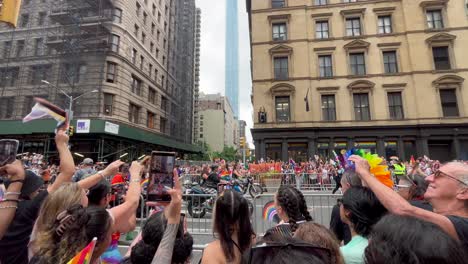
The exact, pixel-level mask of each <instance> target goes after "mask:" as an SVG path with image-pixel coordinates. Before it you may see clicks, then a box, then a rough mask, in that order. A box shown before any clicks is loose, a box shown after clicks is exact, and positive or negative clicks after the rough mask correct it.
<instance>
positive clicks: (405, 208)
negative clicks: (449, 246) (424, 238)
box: [350, 156, 468, 251]
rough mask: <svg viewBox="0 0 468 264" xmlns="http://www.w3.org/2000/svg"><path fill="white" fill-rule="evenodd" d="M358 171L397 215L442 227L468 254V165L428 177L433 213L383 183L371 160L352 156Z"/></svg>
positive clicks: (447, 168)
mask: <svg viewBox="0 0 468 264" xmlns="http://www.w3.org/2000/svg"><path fill="white" fill-rule="evenodd" d="M350 161H353V162H354V163H355V165H356V172H357V173H358V175H359V176H360V177H361V179H362V180H363V182H365V183H366V184H367V186H368V187H369V188H370V189H371V190H372V191H373V192H374V193H375V195H377V197H378V198H379V200H380V202H381V203H382V204H383V205H384V206H385V207H386V208H387V210H388V211H390V212H391V213H393V214H397V215H403V216H413V217H416V218H419V219H422V220H425V221H428V222H431V223H434V224H436V225H438V226H439V227H440V228H442V229H443V230H444V231H445V232H447V233H448V234H449V235H451V236H452V237H454V238H455V239H457V240H458V241H460V242H461V243H462V244H463V246H464V247H465V248H466V250H467V251H468V165H466V164H463V163H461V162H450V163H447V164H445V165H443V166H441V167H440V168H439V170H437V171H436V172H435V173H433V174H431V175H430V176H428V177H426V181H427V182H428V183H429V186H428V188H427V191H426V193H425V194H424V198H425V199H426V200H428V201H429V202H430V203H431V205H432V206H433V209H434V212H430V211H427V210H424V209H421V208H418V207H415V206H412V205H411V204H410V203H408V202H407V201H406V200H405V199H404V198H402V197H401V196H400V195H398V194H397V193H396V192H394V191H393V190H392V189H390V188H388V187H387V186H385V185H384V184H382V183H381V182H379V181H378V180H377V179H376V178H375V177H374V176H372V175H371V173H370V171H369V163H368V162H367V160H365V159H363V158H361V157H359V156H351V157H350Z"/></svg>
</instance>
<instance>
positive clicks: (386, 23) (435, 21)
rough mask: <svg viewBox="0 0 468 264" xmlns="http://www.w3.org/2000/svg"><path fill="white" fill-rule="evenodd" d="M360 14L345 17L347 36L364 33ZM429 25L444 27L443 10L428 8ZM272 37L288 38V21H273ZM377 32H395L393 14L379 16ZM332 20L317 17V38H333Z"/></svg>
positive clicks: (279, 39) (437, 27) (436, 27)
mask: <svg viewBox="0 0 468 264" xmlns="http://www.w3.org/2000/svg"><path fill="white" fill-rule="evenodd" d="M362 19H363V18H362V17H361V15H360V14H357V15H356V16H347V17H346V18H345V29H346V30H345V32H346V33H345V34H346V36H347V37H356V36H361V35H363V34H364V30H363V23H362V21H361V20H362ZM426 19H427V27H428V28H429V29H442V28H444V22H443V18H442V10H440V9H436V10H426ZM271 26H272V39H273V41H286V40H288V26H287V22H284V21H281V22H273V23H272V24H271ZM377 32H378V34H390V33H393V32H394V29H393V22H392V16H391V15H390V14H385V15H380V16H378V17H377ZM331 37H332V34H331V31H330V22H329V20H328V19H327V18H325V19H317V20H316V21H315V38H317V39H328V38H331Z"/></svg>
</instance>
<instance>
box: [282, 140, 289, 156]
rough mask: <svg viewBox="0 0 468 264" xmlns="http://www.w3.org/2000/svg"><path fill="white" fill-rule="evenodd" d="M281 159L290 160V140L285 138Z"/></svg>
mask: <svg viewBox="0 0 468 264" xmlns="http://www.w3.org/2000/svg"><path fill="white" fill-rule="evenodd" d="M281 160H282V161H288V160H289V157H288V140H287V139H285V138H283V141H281Z"/></svg>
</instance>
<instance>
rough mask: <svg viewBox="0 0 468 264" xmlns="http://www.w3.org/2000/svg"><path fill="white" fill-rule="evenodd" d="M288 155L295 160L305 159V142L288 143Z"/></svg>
mask: <svg viewBox="0 0 468 264" xmlns="http://www.w3.org/2000/svg"><path fill="white" fill-rule="evenodd" d="M288 157H289V158H290V159H293V160H294V161H296V162H303V161H307V143H289V144H288Z"/></svg>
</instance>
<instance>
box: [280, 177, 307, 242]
mask: <svg viewBox="0 0 468 264" xmlns="http://www.w3.org/2000/svg"><path fill="white" fill-rule="evenodd" d="M276 199H277V201H278V204H279V205H280V206H281V207H282V208H283V209H284V210H285V211H286V214H287V215H288V218H289V226H290V228H291V231H292V232H293V233H294V232H295V231H296V229H297V228H298V224H297V222H298V221H312V220H313V219H312V216H310V213H309V211H308V210H307V203H306V200H305V199H304V195H303V194H302V192H300V191H299V190H298V189H296V188H294V187H292V186H285V185H283V186H281V187H280V188H279V189H278V192H277V193H276Z"/></svg>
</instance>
